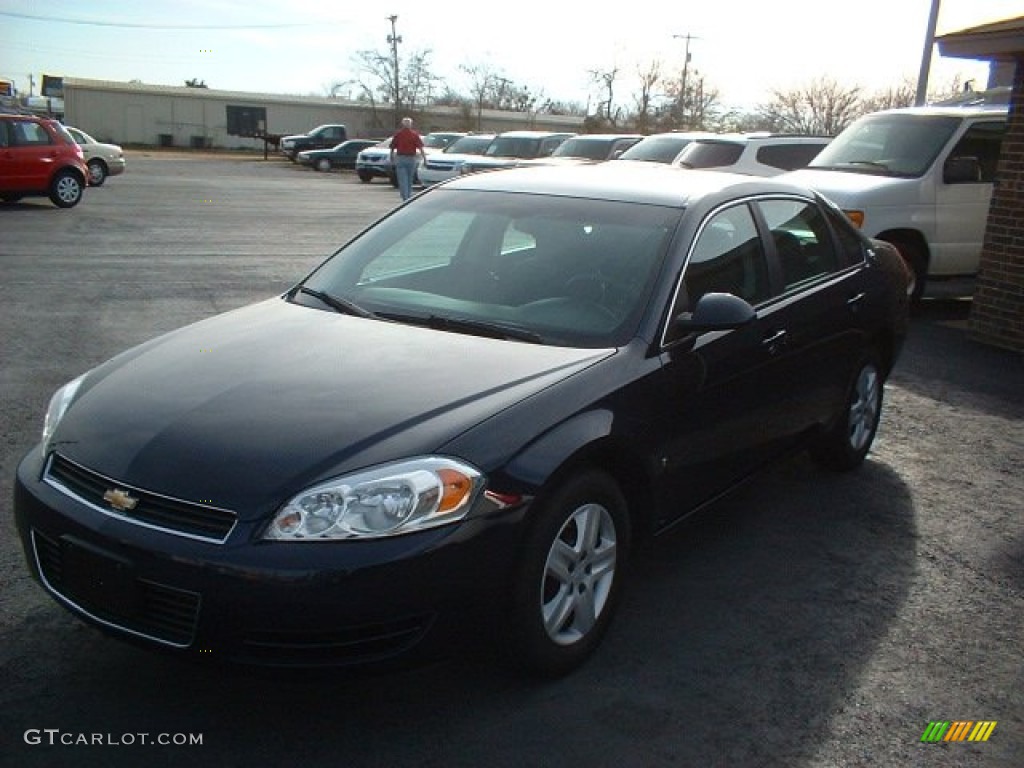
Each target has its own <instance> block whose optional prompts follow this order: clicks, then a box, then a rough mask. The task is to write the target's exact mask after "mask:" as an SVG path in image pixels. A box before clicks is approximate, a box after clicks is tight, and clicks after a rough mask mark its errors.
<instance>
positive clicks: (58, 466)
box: [44, 454, 237, 543]
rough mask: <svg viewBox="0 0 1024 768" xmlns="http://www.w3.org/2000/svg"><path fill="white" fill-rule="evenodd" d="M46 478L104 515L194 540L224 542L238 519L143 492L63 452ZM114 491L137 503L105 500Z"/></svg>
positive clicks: (222, 511) (54, 459) (56, 456)
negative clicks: (124, 507) (120, 506)
mask: <svg viewBox="0 0 1024 768" xmlns="http://www.w3.org/2000/svg"><path fill="white" fill-rule="evenodd" d="M44 479H45V480H46V482H47V483H49V484H50V485H51V486H53V487H54V488H56V489H57V490H59V491H62V492H64V493H67V494H69V495H71V496H74V497H75V498H77V499H79V500H80V501H83V502H84V503H86V504H88V505H89V506H91V507H93V508H95V509H97V510H99V511H100V512H103V513H104V514H107V515H112V516H113V517H116V518H118V519H120V520H125V521H127V522H129V523H135V524H137V525H144V526H148V527H150V528H157V529H159V530H161V531H166V532H168V533H174V534H178V535H180V536H188V537H190V538H194V539H202V540H204V541H213V542H217V543H223V542H224V541H225V540H226V539H227V537H228V536H229V535H230V533H231V531H232V529H233V528H234V526H235V522H236V520H237V515H236V514H235V513H234V512H231V511H230V510H227V509H220V508H218V507H208V506H204V505H202V504H194V503H192V502H188V501H181V500H179V499H172V498H170V497H168V496H162V495H160V494H158V493H150V492H148V491H143V490H141V489H139V488H135V487H133V486H130V485H125V484H124V483H119V482H118V481H116V480H113V479H111V478H109V477H105V476H104V475H100V474H98V473H96V472H93V471H92V470H89V469H86V468H85V467H82V466H80V465H78V464H75V463H74V462H73V461H69V460H68V459H66V458H64V457H63V456H61V455H60V454H54V455H53V456H52V457H51V458H50V460H49V462H47V467H46V475H45V478H44ZM113 490H120V491H123V492H126V493H128V494H130V495H131V496H132V497H133V499H134V500H135V502H136V503H135V506H134V507H133V508H132V509H130V510H121V509H117V508H115V507H113V506H112V505H111V504H110V503H109V502H108V501H106V500H105V499H104V495H105V494H107V493H108V492H110V491H113Z"/></svg>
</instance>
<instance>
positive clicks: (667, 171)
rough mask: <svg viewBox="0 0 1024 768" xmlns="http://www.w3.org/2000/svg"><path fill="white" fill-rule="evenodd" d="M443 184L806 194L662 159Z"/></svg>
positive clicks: (616, 193) (562, 190) (544, 190)
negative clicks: (687, 167)
mask: <svg viewBox="0 0 1024 768" xmlns="http://www.w3.org/2000/svg"><path fill="white" fill-rule="evenodd" d="M440 187H441V188H444V189H452V190H456V189H461V190H474V191H480V192H517V193H534V194H548V195H559V196H565V197H578V198H583V199H593V200H614V201H620V202H635V203H642V204H648V205H665V206H672V207H679V208H681V207H685V206H686V205H689V204H691V203H694V202H696V201H697V200H699V199H702V198H705V197H719V196H721V197H729V196H731V195H735V196H743V195H747V194H755V193H758V192H776V193H780V194H787V193H788V194H798V195H802V196H804V197H811V196H813V193H811V192H810V191H809V190H808V189H807V188H806V187H802V186H800V185H797V184H793V183H791V182H788V181H780V180H778V179H774V178H762V177H754V176H746V175H741V174H734V173H722V172H719V171H691V170H684V169H682V168H675V167H672V166H669V165H666V164H663V163H646V162H637V161H633V162H631V161H620V160H615V161H610V162H603V163H593V164H583V165H574V166H559V167H552V166H537V167H531V168H510V169H508V170H503V171H501V172H500V173H477V174H469V175H467V176H460V177H457V178H455V179H452V180H451V181H448V182H445V183H444V184H442V185H440Z"/></svg>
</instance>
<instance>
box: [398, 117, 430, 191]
mask: <svg viewBox="0 0 1024 768" xmlns="http://www.w3.org/2000/svg"><path fill="white" fill-rule="evenodd" d="M417 152H419V154H420V157H422V158H423V162H427V153H426V152H424V151H423V139H422V138H421V137H420V135H419V134H418V133H416V131H414V130H413V128H412V118H411V117H403V118H402V127H401V128H400V129H399V130H398V131H397V132H396V133H395V135H394V136H392V137H391V165H392V166H393V167H394V169H395V176H396V177H397V178H398V194H400V195H401V196H402V199H403V200H408V199H409V198H410V197H412V182H413V179H415V178H416V166H417V162H416V153H417Z"/></svg>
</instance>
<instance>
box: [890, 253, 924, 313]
mask: <svg viewBox="0 0 1024 768" xmlns="http://www.w3.org/2000/svg"><path fill="white" fill-rule="evenodd" d="M887 242H888V243H889V244H890V245H892V246H893V247H894V248H896V250H897V251H899V252H900V256H902V257H903V261H905V262H906V263H907V266H908V267H910V272H911V274H912V275H913V281H914V282H913V283H912V284H911V286H910V288H908V289H907V293H908V295H909V296H910V300H911V301H912V302H915V303H916V302H918V301H920V300H921V297H922V296H924V289H925V285H926V284H927V282H928V259H927V258H925V255H924V252H923V251H922V250H921V247H920V246H919V245H917V244H915V243H913V242H911V241H910V240H903V239H901V238H893V239H892V240H888V241H887Z"/></svg>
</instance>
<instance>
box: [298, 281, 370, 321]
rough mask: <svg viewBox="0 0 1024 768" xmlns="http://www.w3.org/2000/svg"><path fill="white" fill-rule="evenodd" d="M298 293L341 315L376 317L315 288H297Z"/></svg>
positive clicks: (303, 286) (357, 306) (355, 305)
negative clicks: (310, 297)
mask: <svg viewBox="0 0 1024 768" xmlns="http://www.w3.org/2000/svg"><path fill="white" fill-rule="evenodd" d="M299 293H304V294H306V295H307V296H312V297H313V298H314V299H317V300H318V301H322V302H323V303H324V304H326V305H327V306H329V307H330V308H331V309H333V310H335V311H336V312H340V313H341V314H343V315H355V316H356V317H376V315H375V314H374V313H373V312H371V311H370V310H368V309H363V308H362V307H360V306H359V305H358V304H355V303H354V302H351V301H349V300H348V299H343V298H341V297H340V296H332V295H331V294H329V293H324V292H323V291H318V290H317V289H316V288H309V287H308V286H305V285H301V286H299Z"/></svg>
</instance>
